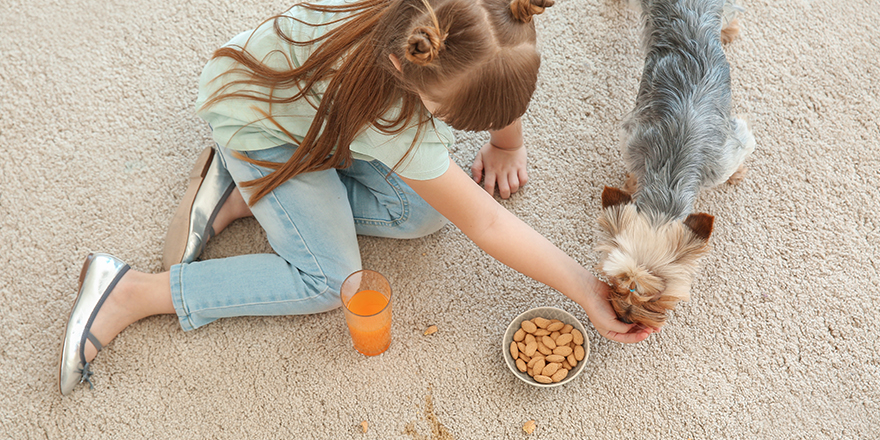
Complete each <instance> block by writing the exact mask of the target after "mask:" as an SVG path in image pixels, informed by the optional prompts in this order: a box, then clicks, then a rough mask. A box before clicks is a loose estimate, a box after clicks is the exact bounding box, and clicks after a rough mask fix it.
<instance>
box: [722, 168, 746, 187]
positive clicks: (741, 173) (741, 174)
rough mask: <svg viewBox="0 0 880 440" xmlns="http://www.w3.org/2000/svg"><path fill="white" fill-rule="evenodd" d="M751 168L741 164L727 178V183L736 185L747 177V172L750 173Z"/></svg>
mask: <svg viewBox="0 0 880 440" xmlns="http://www.w3.org/2000/svg"><path fill="white" fill-rule="evenodd" d="M748 171H749V169H748V168H746V166H745V165H740V166H739V168H737V169H736V171H735V172H734V173H733V174H732V175H731V176H730V177H729V178H728V179H727V183H729V184H731V185H736V184H739V183H740V182H742V181H743V180H744V179H745V178H746V173H748Z"/></svg>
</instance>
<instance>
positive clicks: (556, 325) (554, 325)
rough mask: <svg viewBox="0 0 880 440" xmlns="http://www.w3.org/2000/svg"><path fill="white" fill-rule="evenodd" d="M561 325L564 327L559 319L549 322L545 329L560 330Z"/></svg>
mask: <svg viewBox="0 0 880 440" xmlns="http://www.w3.org/2000/svg"><path fill="white" fill-rule="evenodd" d="M563 327H565V324H563V323H562V322H561V321H556V322H552V323H550V325H548V326H547V330H548V331H551V332H556V331H559V330H562V328H563Z"/></svg>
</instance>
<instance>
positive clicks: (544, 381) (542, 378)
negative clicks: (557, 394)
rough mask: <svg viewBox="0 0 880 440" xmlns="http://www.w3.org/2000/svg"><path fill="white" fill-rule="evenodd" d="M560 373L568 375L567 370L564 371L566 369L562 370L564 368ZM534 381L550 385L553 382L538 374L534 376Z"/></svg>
mask: <svg viewBox="0 0 880 440" xmlns="http://www.w3.org/2000/svg"><path fill="white" fill-rule="evenodd" d="M562 371H565V372H566V373H568V370H566V369H564V368H563V369H562ZM556 374H559V372H556ZM560 380H562V379H560ZM535 381H536V382H540V383H552V382H553V379H551V378H549V377H547V376H541V375H540V374H536V375H535ZM557 382H558V381H557Z"/></svg>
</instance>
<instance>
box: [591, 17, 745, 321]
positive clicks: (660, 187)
mask: <svg viewBox="0 0 880 440" xmlns="http://www.w3.org/2000/svg"><path fill="white" fill-rule="evenodd" d="M639 6H640V9H641V15H642V21H643V26H644V32H643V36H642V45H643V49H644V51H645V54H646V55H645V66H644V70H643V72H642V77H641V81H640V84H639V91H638V95H637V98H636V105H635V108H634V110H633V111H632V112H631V113H630V114H629V115H628V116H627V117H626V118H624V122H623V124H622V133H623V134H622V145H621V149H622V152H623V157H624V162H625V164H626V167H627V171H628V174H627V180H626V183H625V184H624V186H623V189H619V188H613V187H607V186H606V187H605V189H604V191H603V192H602V211H601V214H600V216H599V221H598V224H599V235H598V240H597V245H596V247H597V250H598V251H599V254H600V259H599V263H598V265H597V267H596V269H597V271H598V272H599V273H601V274H602V275H603V276H604V277H605V278H606V279H607V280H608V283H609V284H610V285H611V295H610V300H611V304H612V306H613V308H614V310H615V312H616V313H617V315H618V317H619V318H620V319H621V320H622V321H624V322H627V323H636V324H641V325H643V326H648V327H653V328H660V327H662V326H663V325H664V324H665V323H666V320H667V312H668V311H670V310H673V309H674V308H675V306H676V305H677V304H678V303H679V302H680V301H688V300H689V299H690V288H691V284H692V282H693V278H694V276H695V274H696V272H697V271H698V269H699V268H698V261H699V259H700V257H702V256H704V255H705V254H706V253H707V252H708V247H709V236H710V235H711V234H712V228H713V223H714V217H713V216H711V215H709V214H706V213H693V212H692V211H693V205H694V200H695V199H696V197H697V194H698V193H699V191H700V190H701V189H703V188H709V187H713V186H716V185H719V184H721V183H723V182H725V181H727V182H730V183H738V182H739V181H740V180H742V179H743V177H744V175H745V172H746V169H745V167H744V165H743V162H744V160H745V158H746V157H747V156H748V155H749V154H751V153H752V152H753V151H754V149H755V138H754V136H753V135H752V133H751V131H750V129H749V127H748V124H747V123H746V122H745V121H744V120H742V119H739V118H736V117H733V116H731V92H730V66H729V64H728V62H727V58H726V57H725V54H724V51H723V49H722V28H723V30H724V34H723V35H724V39H725V41H729V40H730V39H732V38H733V37H735V36H736V33H737V31H738V29H739V23H738V22H737V21H735V19H734V20H731V14H730V11H731V7H735V5H732V3H728V4H727V6H725V0H641V2H640V5H639ZM734 12H735V10H734Z"/></svg>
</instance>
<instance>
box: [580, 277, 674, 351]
mask: <svg viewBox="0 0 880 440" xmlns="http://www.w3.org/2000/svg"><path fill="white" fill-rule="evenodd" d="M591 290H592V291H591V292H588V293H587V294H586V295H585V296H584V297H583V302H581V301H578V303H579V304H580V305H581V307H583V308H584V310H585V311H586V312H587V316H589V317H590V322H592V323H593V327H595V328H596V331H597V332H599V334H600V335H602V336H604V337H606V338H608V339H611V340H612V341H617V342H623V343H625V344H632V343H635V342H641V341H643V340H645V338H647V337H648V336H650V335H651V334H652V333H656V332H659V331H660V329H659V328H651V327H645V326H643V325H637V324H627V323H625V322H623V321H621V320H619V319H617V314H615V313H614V309H613V308H612V307H611V302H610V301H609V300H608V298H609V296H608V295H609V292H610V291H611V287H610V286H608V285H607V284H605V283H603V282H601V281H599V280H598V279H596V278H593V282H592V289H591Z"/></svg>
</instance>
